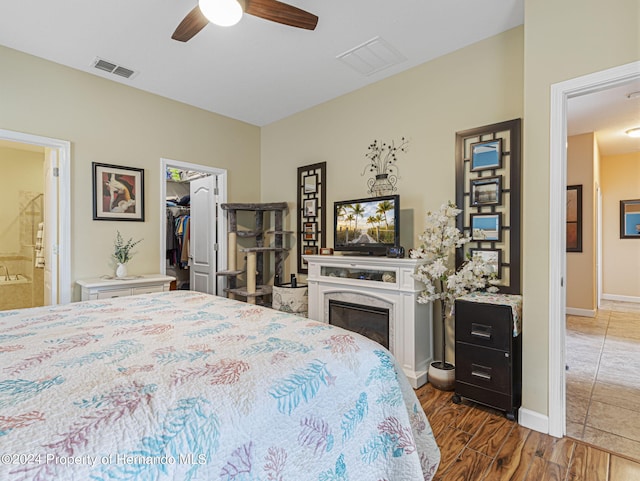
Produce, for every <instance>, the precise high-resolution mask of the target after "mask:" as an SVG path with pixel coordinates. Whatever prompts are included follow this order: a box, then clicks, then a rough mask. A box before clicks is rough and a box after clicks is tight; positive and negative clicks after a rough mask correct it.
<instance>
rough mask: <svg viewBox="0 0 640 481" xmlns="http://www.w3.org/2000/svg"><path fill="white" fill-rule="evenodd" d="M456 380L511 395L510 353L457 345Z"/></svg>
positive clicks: (465, 344) (462, 344)
mask: <svg viewBox="0 0 640 481" xmlns="http://www.w3.org/2000/svg"><path fill="white" fill-rule="evenodd" d="M456 379H457V380H459V381H461V382H466V383H470V384H474V385H476V386H478V387H481V388H484V389H490V390H492V391H497V392H501V393H504V394H510V393H511V357H510V355H509V353H508V352H505V351H499V350H496V349H488V348H485V347H479V346H475V345H473V344H467V343H464V342H457V343H456Z"/></svg>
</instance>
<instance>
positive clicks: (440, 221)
mask: <svg viewBox="0 0 640 481" xmlns="http://www.w3.org/2000/svg"><path fill="white" fill-rule="evenodd" d="M461 212H462V211H461V210H460V209H458V208H457V207H456V205H455V204H454V203H452V202H448V203H446V204H442V206H441V207H440V210H439V211H437V212H427V216H426V222H425V230H424V232H423V233H422V234H421V235H420V236H419V237H418V238H419V239H420V241H421V245H420V247H419V248H418V249H413V250H412V251H411V257H412V258H414V259H426V261H427V262H426V263H424V264H421V265H419V266H418V267H417V268H416V272H415V273H414V277H415V278H416V279H418V280H419V281H421V282H422V283H423V284H424V286H425V288H424V290H423V291H422V292H421V293H420V295H419V296H418V302H420V303H428V302H434V303H435V302H439V304H440V320H441V328H442V346H441V348H442V351H441V352H442V360H441V361H434V362H432V363H431V366H429V373H428V379H429V382H430V383H431V384H433V385H434V387H436V388H438V389H442V390H451V389H453V386H454V381H455V366H454V365H453V364H451V363H449V362H447V351H446V340H447V319H448V318H451V319H453V312H452V311H453V305H454V302H455V300H456V299H457V298H458V297H461V296H463V295H465V294H467V293H469V292H473V291H477V290H480V289H485V288H486V287H487V285H488V283H489V282H490V281H491V279H493V278H494V277H495V273H494V272H493V268H492V267H491V266H490V264H488V263H487V262H486V261H484V260H483V259H482V258H480V257H479V256H474V257H470V258H468V259H467V260H466V261H465V262H464V263H462V264H461V265H460V266H458V268H456V267H455V265H454V264H455V253H456V249H458V248H461V247H462V246H463V245H464V244H466V243H468V242H470V241H471V238H470V237H469V236H466V235H464V234H463V233H462V232H461V231H460V230H459V229H458V228H457V227H456V226H455V219H456V217H457V216H458V215H459V214H460V213H461ZM487 290H489V291H494V292H495V291H497V289H496V288H495V287H489V288H488V289H487Z"/></svg>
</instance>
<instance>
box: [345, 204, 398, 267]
mask: <svg viewBox="0 0 640 481" xmlns="http://www.w3.org/2000/svg"><path fill="white" fill-rule="evenodd" d="M399 221H400V196H399V195H385V196H381V197H368V198H366V199H353V200H342V201H338V202H335V203H334V212H333V225H334V230H333V248H334V250H336V251H349V252H356V253H359V254H368V255H385V253H386V251H387V247H398V246H399V245H400V227H399V223H400V222H399Z"/></svg>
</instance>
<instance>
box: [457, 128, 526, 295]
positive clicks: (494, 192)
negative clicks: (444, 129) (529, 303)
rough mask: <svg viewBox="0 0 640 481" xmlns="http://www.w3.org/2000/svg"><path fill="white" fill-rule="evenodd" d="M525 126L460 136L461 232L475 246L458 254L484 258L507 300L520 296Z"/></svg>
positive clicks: (477, 130)
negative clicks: (522, 170) (523, 134)
mask: <svg viewBox="0 0 640 481" xmlns="http://www.w3.org/2000/svg"><path fill="white" fill-rule="evenodd" d="M521 128H522V127H521V120H520V119H514V120H509V121H506V122H500V123H497V124H492V125H487V126H484V127H478V128H475V129H470V130H465V131H462V132H457V133H456V204H457V206H458V208H459V209H462V214H461V215H460V216H459V217H458V219H457V225H458V228H459V229H461V230H462V231H463V232H465V233H466V234H469V236H470V237H471V238H472V242H470V243H468V244H466V245H465V246H464V248H462V249H458V252H457V253H456V265H458V266H459V265H460V264H462V262H463V261H464V259H465V258H466V257H467V254H471V255H473V254H476V255H481V256H482V257H484V258H485V259H487V260H488V261H490V262H491V264H492V265H493V266H494V268H495V270H496V274H497V281H496V282H497V284H496V285H497V287H499V289H500V292H502V293H505V294H520V293H521V271H522V265H521V204H522V199H521V183H522V180H521V149H522V146H521Z"/></svg>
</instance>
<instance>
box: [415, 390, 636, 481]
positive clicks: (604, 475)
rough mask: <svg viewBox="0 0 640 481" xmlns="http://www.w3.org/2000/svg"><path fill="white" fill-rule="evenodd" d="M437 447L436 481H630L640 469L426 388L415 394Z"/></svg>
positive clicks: (594, 449) (600, 452)
mask: <svg viewBox="0 0 640 481" xmlns="http://www.w3.org/2000/svg"><path fill="white" fill-rule="evenodd" d="M416 394H417V395H418V398H419V399H420V402H421V404H422V407H423V408H424V411H425V412H426V414H427V417H428V418H429V422H430V423H431V427H432V428H433V432H434V434H435V437H436V441H437V442H438V446H440V451H441V461H440V467H439V468H438V472H437V473H436V477H435V480H436V481H507V480H508V481H546V480H554V481H556V480H557V481H633V480H640V464H639V463H636V462H634V461H631V460H630V459H628V458H625V457H622V456H619V455H616V454H612V453H609V452H607V451H605V450H603V449H599V448H596V447H594V446H591V445H589V444H586V443H583V442H580V441H576V440H573V439H570V438H566V437H565V438H563V439H558V438H554V437H552V436H548V435H545V434H541V433H538V432H536V431H532V430H530V429H527V428H524V427H522V426H520V425H518V424H517V423H515V422H512V421H509V420H507V419H506V418H505V417H504V415H502V414H501V413H500V412H498V411H494V410H492V409H489V408H486V407H483V406H481V405H478V404H474V403H470V402H467V401H464V402H463V403H462V404H453V403H452V402H451V396H452V394H453V393H450V392H443V391H438V390H436V389H434V388H433V387H432V386H431V385H430V384H426V385H424V386H423V387H421V388H420V389H418V390H416Z"/></svg>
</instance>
